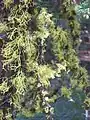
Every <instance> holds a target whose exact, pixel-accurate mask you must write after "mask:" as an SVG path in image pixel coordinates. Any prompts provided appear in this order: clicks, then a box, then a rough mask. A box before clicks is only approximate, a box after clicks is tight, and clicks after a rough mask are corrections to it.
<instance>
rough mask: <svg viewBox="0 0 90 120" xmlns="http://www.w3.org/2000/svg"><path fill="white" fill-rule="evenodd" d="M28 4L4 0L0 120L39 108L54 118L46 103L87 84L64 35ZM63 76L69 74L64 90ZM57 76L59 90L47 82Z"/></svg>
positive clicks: (41, 11) (43, 12) (28, 0)
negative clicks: (5, 11) (5, 10)
mask: <svg viewBox="0 0 90 120" xmlns="http://www.w3.org/2000/svg"><path fill="white" fill-rule="evenodd" d="M32 2H33V1H31V0H23V1H21V2H19V3H18V4H16V5H15V4H13V3H12V2H10V1H9V0H8V2H7V1H4V4H5V6H6V8H7V9H9V11H10V12H9V13H8V18H7V20H6V19H5V21H4V23H1V24H0V28H2V31H1V32H2V33H6V34H7V42H5V44H4V47H3V49H2V54H3V58H4V60H3V69H4V70H5V71H7V75H6V76H3V77H2V82H1V83H0V120H14V119H15V117H16V116H17V115H18V114H22V115H25V116H27V117H29V116H33V115H34V114H35V113H40V112H44V113H45V114H46V118H47V120H53V114H54V108H53V107H52V106H51V104H50V103H52V102H54V101H55V100H56V99H57V98H58V97H60V96H62V95H63V96H65V97H67V98H71V95H72V93H73V90H74V89H79V90H83V88H84V87H85V85H86V84H87V73H86V71H85V70H84V69H83V68H81V67H80V66H79V61H78V58H77V55H76V52H75V50H74V49H73V47H72V41H71V38H70V35H69V33H68V32H67V31H64V30H62V29H61V28H59V27H56V26H55V25H54V22H53V21H52V14H49V13H48V12H47V10H46V9H45V8H39V9H38V7H35V6H34V4H33V3H32ZM4 25H5V26H4ZM64 75H67V76H69V77H68V78H69V80H68V84H69V86H70V87H69V88H68V85H67V84H66V82H65V81H66V80H65V81H64V80H63V77H64ZM56 77H58V78H60V81H59V82H60V87H59V89H60V88H61V89H60V91H61V94H59V93H58V92H55V90H54V89H53V88H52V87H51V84H50V81H51V80H52V79H54V78H56ZM61 78H62V79H61Z"/></svg>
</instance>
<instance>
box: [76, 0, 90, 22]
mask: <svg viewBox="0 0 90 120" xmlns="http://www.w3.org/2000/svg"><path fill="white" fill-rule="evenodd" d="M75 8H76V12H77V16H78V19H79V20H80V22H83V21H87V22H88V23H89V20H90V1H89V0H85V1H83V0H81V2H80V4H79V5H76V7H75Z"/></svg>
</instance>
